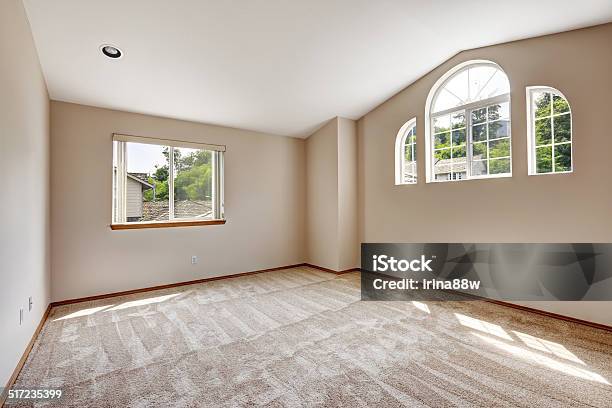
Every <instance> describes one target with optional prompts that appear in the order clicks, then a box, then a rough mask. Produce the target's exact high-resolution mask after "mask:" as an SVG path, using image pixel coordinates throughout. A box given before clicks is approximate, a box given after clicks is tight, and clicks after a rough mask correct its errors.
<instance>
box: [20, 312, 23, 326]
mask: <svg viewBox="0 0 612 408" xmlns="http://www.w3.org/2000/svg"><path fill="white" fill-rule="evenodd" d="M22 323H23V308H19V325H20V326H21V324H22Z"/></svg>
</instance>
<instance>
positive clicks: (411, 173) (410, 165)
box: [396, 119, 417, 184]
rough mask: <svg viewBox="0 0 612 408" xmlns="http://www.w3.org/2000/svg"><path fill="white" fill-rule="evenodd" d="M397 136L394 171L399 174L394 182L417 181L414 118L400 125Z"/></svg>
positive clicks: (410, 182)
mask: <svg viewBox="0 0 612 408" xmlns="http://www.w3.org/2000/svg"><path fill="white" fill-rule="evenodd" d="M397 138H398V139H397V141H396V149H399V151H398V152H396V160H397V161H396V171H398V172H399V175H398V176H397V177H398V178H396V184H414V183H416V182H417V155H416V120H414V119H412V120H410V121H408V122H407V123H406V125H404V126H402V129H400V131H399V133H398V135H397Z"/></svg>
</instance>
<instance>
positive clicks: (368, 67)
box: [24, 0, 612, 137]
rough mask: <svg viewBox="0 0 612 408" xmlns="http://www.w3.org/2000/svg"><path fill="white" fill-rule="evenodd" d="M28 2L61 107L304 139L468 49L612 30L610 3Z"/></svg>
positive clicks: (337, 0) (549, 0) (476, 0)
mask: <svg viewBox="0 0 612 408" xmlns="http://www.w3.org/2000/svg"><path fill="white" fill-rule="evenodd" d="M24 2H25V5H26V10H27V13H28V16H29V19H30V24H31V26H32V31H33V33H34V38H35V42H36V46H37V48H38V52H39V55H40V60H41V64H42V67H43V71H44V75H45V77H46V80H47V84H48V87H49V92H50V95H51V98H52V99H54V100H61V101H68V102H75V103H81V104H86V105H93V106H100V107H106V108H113V109H120V110H125V111H131V112H140V113H147V114H153V115H159V116H166V117H172V118H178V119H186V120H193V121H198V122H205V123H213V124H219V125H224V126H232V127H237V128H243V129H251V130H258V131H262V132H268V133H274V134H280V135H288V136H297V137H305V136H308V135H309V134H310V133H311V132H312V131H313V130H315V129H316V128H318V127H319V126H320V125H321V124H322V123H324V122H325V121H327V120H329V119H330V118H332V117H334V116H344V117H347V118H352V119H357V118H359V117H361V116H362V115H363V114H365V113H367V112H368V111H369V110H371V109H372V108H374V107H375V106H377V105H378V104H379V103H381V102H383V101H384V100H385V99H387V98H389V97H390V96H392V95H393V94H395V93H396V92H398V91H399V90H401V89H402V88H404V87H405V86H406V85H408V84H410V83H411V82H413V81H415V80H416V79H418V78H419V77H420V76H422V75H423V74H425V73H426V72H428V71H429V70H431V69H432V68H434V67H435V66H437V65H438V64H440V63H441V62H443V61H444V60H445V59H447V58H449V57H450V56H452V55H453V54H455V53H456V52H458V51H460V50H463V49H469V48H475V47H480V46H484V45H490V44H496V43H500V42H505V41H510V40H515V39H520V38H527V37H533V36H538V35H542V34H547V33H553V32H559V31H565V30H569V29H574V28H579V27H585V26H590V25H595V24H600V23H604V22H608V21H612V1H611V0H582V1H576V0H507V1H494V0H464V1H459V0H438V1H432V0H403V1H401V0H397V1H392V0H378V1H373V0H302V1H297V0H232V1H230V0H172V1H171V0H97V1H96V0H90V1H83V0H53V1H49V0H25V1H24ZM103 43H111V44H115V45H117V46H119V47H120V48H121V49H123V51H124V52H125V56H124V58H122V59H120V60H109V59H107V58H105V57H103V56H102V54H101V53H100V51H99V49H98V47H99V46H100V45H101V44H103Z"/></svg>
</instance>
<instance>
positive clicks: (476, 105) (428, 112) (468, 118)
mask: <svg viewBox="0 0 612 408" xmlns="http://www.w3.org/2000/svg"><path fill="white" fill-rule="evenodd" d="M478 66H490V67H493V68H495V69H497V70H499V71H500V72H502V73H504V75H505V72H504V70H503V69H502V68H501V67H500V66H499V65H498V64H496V63H495V62H493V61H488V60H470V61H465V62H463V63H461V64H458V65H456V66H455V67H453V68H452V69H450V70H449V71H447V72H446V73H445V74H444V75H443V76H442V77H440V79H438V81H436V83H435V84H434V86H433V87H432V88H431V90H430V91H429V95H428V96H427V101H426V103H425V118H426V120H425V178H426V180H425V181H426V183H445V182H456V181H465V180H477V179H489V178H504V177H512V106H511V98H510V92H508V93H505V94H501V95H496V96H493V97H491V98H487V99H482V100H479V101H475V102H471V103H467V104H465V105H460V106H456V107H453V108H449V109H446V110H443V111H440V112H435V113H433V112H432V109H433V105H434V102H435V101H436V99H437V96H438V94H439V93H440V92H441V91H442V90H443V89H444V87H445V86H446V84H447V83H448V82H449V81H450V80H451V79H453V78H454V77H455V76H456V75H458V74H459V73H460V72H462V71H463V70H465V69H468V68H472V67H478ZM505 102H507V103H508V140H509V141H510V156H507V157H497V158H495V159H503V158H509V159H510V172H509V173H502V174H486V175H478V176H473V175H472V174H471V173H472V149H471V147H472V143H473V140H472V111H474V110H478V109H482V108H486V107H487V106H490V105H494V104H497V103H505ZM459 112H463V113H464V115H465V125H466V135H465V137H466V140H465V149H466V161H467V163H466V176H465V178H456V179H453V178H452V176H451V177H447V178H446V179H440V180H436V179H435V173H434V162H433V154H434V140H433V137H434V132H433V122H434V119H435V118H438V117H441V116H444V115H449V114H452V113H459ZM449 132H450V137H452V129H451V130H450V131H449ZM487 145H488V142H487ZM487 150H488V146H487ZM487 157H488V151H487ZM487 172H488V169H487Z"/></svg>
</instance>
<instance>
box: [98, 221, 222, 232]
mask: <svg viewBox="0 0 612 408" xmlns="http://www.w3.org/2000/svg"><path fill="white" fill-rule="evenodd" d="M223 224H225V220H185V221H176V220H173V221H153V222H131V223H123V224H111V226H110V227H111V229H112V230H129V229H147V228H174V227H198V226H205V225H223Z"/></svg>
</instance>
